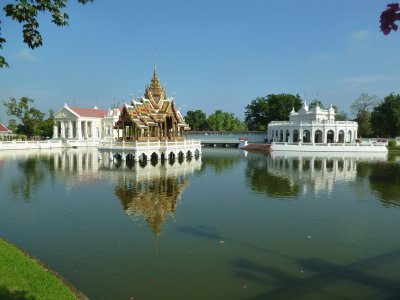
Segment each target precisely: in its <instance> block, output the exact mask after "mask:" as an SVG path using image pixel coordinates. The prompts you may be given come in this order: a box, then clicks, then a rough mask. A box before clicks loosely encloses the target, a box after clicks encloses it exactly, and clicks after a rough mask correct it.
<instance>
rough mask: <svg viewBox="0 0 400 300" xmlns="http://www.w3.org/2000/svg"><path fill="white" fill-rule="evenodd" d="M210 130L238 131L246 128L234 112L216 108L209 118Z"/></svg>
mask: <svg viewBox="0 0 400 300" xmlns="http://www.w3.org/2000/svg"><path fill="white" fill-rule="evenodd" d="M207 123H208V128H209V130H215V131H219V130H226V131H237V130H243V129H245V128H246V127H245V125H244V124H243V123H242V122H241V121H240V119H239V118H237V117H235V115H234V114H233V113H228V112H224V111H222V110H216V111H215V112H214V113H213V114H211V115H210V116H209V117H208V118H207Z"/></svg>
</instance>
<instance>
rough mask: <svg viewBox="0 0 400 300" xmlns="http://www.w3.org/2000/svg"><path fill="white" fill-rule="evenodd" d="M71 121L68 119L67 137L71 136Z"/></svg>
mask: <svg viewBox="0 0 400 300" xmlns="http://www.w3.org/2000/svg"><path fill="white" fill-rule="evenodd" d="M72 133H73V132H72V121H68V138H69V139H71V138H72Z"/></svg>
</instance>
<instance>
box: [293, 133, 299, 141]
mask: <svg viewBox="0 0 400 300" xmlns="http://www.w3.org/2000/svg"><path fill="white" fill-rule="evenodd" d="M297 142H299V132H298V131H297V130H295V131H293V143H297Z"/></svg>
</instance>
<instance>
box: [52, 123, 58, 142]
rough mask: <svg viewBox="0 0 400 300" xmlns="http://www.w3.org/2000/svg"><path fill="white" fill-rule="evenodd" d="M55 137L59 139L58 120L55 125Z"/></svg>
mask: <svg viewBox="0 0 400 300" xmlns="http://www.w3.org/2000/svg"><path fill="white" fill-rule="evenodd" d="M53 139H58V122H56V125H54V126H53Z"/></svg>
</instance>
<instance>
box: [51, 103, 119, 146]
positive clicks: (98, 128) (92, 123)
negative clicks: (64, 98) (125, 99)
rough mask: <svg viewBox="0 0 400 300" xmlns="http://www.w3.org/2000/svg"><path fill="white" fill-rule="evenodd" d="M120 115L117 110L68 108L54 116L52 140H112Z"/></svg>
mask: <svg viewBox="0 0 400 300" xmlns="http://www.w3.org/2000/svg"><path fill="white" fill-rule="evenodd" d="M119 115H120V110H119V109H108V110H105V109H99V108H97V107H95V108H83V107H77V106H68V105H67V104H65V105H64V107H63V108H62V109H61V110H60V111H59V112H58V113H57V114H56V115H55V116H54V121H55V123H56V124H55V126H54V131H53V138H55V139H58V138H59V139H65V140H68V141H78V142H79V141H99V140H114V139H115V138H116V137H117V135H118V133H117V131H116V130H114V124H115V122H116V121H117V120H118V118H119Z"/></svg>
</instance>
